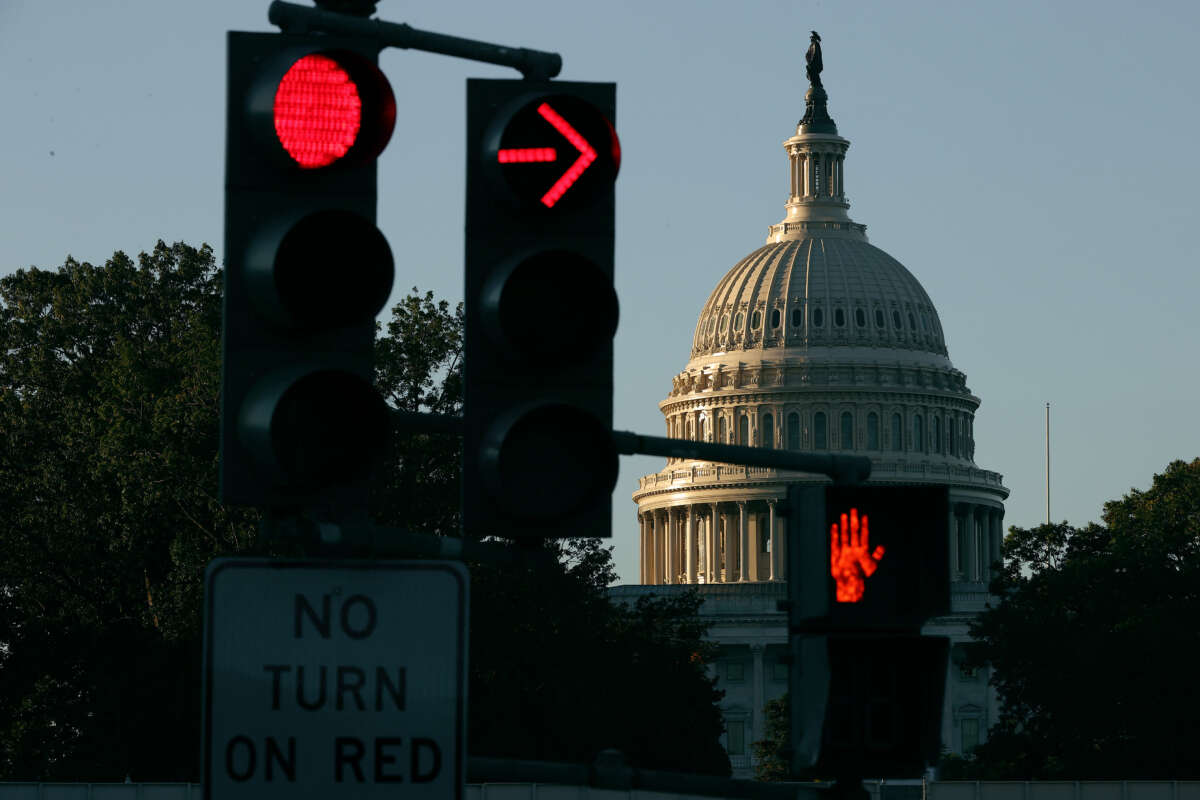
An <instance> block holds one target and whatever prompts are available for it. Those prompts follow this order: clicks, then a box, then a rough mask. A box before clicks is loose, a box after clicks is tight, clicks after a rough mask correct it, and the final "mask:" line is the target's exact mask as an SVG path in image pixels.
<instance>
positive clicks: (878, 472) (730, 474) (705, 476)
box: [638, 451, 1003, 491]
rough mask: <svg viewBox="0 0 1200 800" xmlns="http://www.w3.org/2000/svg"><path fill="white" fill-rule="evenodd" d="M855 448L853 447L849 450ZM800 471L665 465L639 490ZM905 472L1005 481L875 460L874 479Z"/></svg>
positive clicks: (970, 471)
mask: <svg viewBox="0 0 1200 800" xmlns="http://www.w3.org/2000/svg"><path fill="white" fill-rule="evenodd" d="M846 452H851V451H846ZM798 475H799V473H795V472H792V471H789V470H781V469H776V468H774V467H746V466H737V465H731V464H713V465H709V466H693V467H688V468H686V469H665V470H663V471H662V472H657V473H655V474H653V475H645V476H643V477H641V478H640V479H639V480H638V489H639V491H650V490H653V489H658V488H671V487H674V486H677V485H678V484H681V483H683V484H705V483H710V484H711V483H721V482H726V481H749V480H755V481H761V480H770V479H776V478H795V477H798ZM889 476H902V477H904V478H906V479H907V478H910V477H913V476H922V477H930V478H939V479H958V480H959V481H962V482H964V483H972V484H983V485H986V486H996V487H1000V486H1002V485H1003V483H1002V478H1001V475H1000V473H998V472H992V471H990V470H986V469H977V468H975V467H963V466H958V465H954V464H930V463H924V462H922V463H916V464H913V463H908V462H884V463H878V462H873V463H872V464H871V477H872V478H873V479H876V480H878V479H880V478H887V477H889Z"/></svg>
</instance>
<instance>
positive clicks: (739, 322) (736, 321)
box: [733, 311, 746, 331]
mask: <svg viewBox="0 0 1200 800" xmlns="http://www.w3.org/2000/svg"><path fill="white" fill-rule="evenodd" d="M745 324H746V315H745V314H743V313H742V312H741V311H739V312H738V313H737V316H736V317H734V318H733V329H734V330H735V331H740V330H741V329H742V326H743V325H745Z"/></svg>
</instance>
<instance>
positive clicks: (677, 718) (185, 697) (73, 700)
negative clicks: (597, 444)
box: [0, 242, 728, 781]
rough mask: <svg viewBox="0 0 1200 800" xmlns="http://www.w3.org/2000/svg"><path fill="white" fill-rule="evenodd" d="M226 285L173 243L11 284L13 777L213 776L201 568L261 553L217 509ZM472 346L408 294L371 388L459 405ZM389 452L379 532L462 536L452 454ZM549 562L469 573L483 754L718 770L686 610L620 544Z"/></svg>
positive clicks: (4, 484) (5, 587) (8, 664)
mask: <svg viewBox="0 0 1200 800" xmlns="http://www.w3.org/2000/svg"><path fill="white" fill-rule="evenodd" d="M221 280H222V278H221V273H220V270H218V269H217V268H216V266H215V264H214V260H213V255H212V252H211V250H210V249H209V248H207V247H202V248H200V249H198V250H197V249H194V248H191V247H188V246H186V245H183V244H175V245H172V246H168V245H165V244H163V243H161V242H160V243H159V244H158V246H157V247H155V248H154V250H153V252H151V253H143V254H141V255H140V256H139V258H138V259H137V261H136V263H135V262H134V261H133V260H132V259H130V258H128V257H127V256H125V255H124V254H123V253H116V254H115V255H114V256H113V258H112V259H111V260H110V261H108V262H107V263H106V264H105V265H104V266H102V267H95V266H92V265H90V264H86V263H83V264H81V263H78V262H76V261H74V260H72V259H68V260H67V263H66V264H64V265H63V266H62V267H61V268H59V269H58V270H55V271H46V270H39V269H29V270H21V271H18V272H16V273H14V274H12V275H10V276H7V277H4V278H0V554H2V555H0V776H3V777H5V778H8V779H27V780H29V779H32V780H94V781H109V780H123V779H124V778H125V776H127V775H130V776H132V777H133V778H134V779H135V780H150V781H153V780H161V781H180V780H196V779H197V778H198V776H199V765H198V755H199V754H198V742H199V736H200V728H199V711H200V669H199V668H200V632H201V623H202V617H201V601H202V594H203V583H202V580H203V572H204V567H205V565H206V564H207V563H208V561H209V560H210V559H211V558H213V557H214V556H218V555H231V554H235V553H239V552H248V551H251V550H252V549H253V548H256V547H258V545H257V544H256V541H255V526H256V522H257V515H256V514H255V513H253V512H251V511H248V510H244V509H229V508H225V507H223V506H221V504H220V503H219V502H218V500H217V467H218V461H217V445H218V426H219V422H218V420H219V403H218V398H219V391H220V339H219V336H220V327H221ZM461 354H462V315H461V309H456V310H451V309H450V308H449V306H448V305H447V304H446V303H438V302H435V301H434V300H433V298H432V296H431V295H429V294H426V295H424V296H421V295H419V294H417V293H414V294H412V295H410V296H409V297H407V298H405V299H404V300H403V301H401V303H399V304H398V305H397V306H396V307H395V308H394V309H393V311H392V320H391V322H389V324H388V325H387V331H386V333H385V334H383V335H381V336H380V337H379V338H378V339H377V353H376V360H377V374H376V378H377V382H378V385H379V386H380V388H381V390H382V391H383V392H384V393H385V395H386V396H387V397H388V399H389V401H390V402H391V403H392V404H393V405H394V406H395V407H397V408H402V409H407V410H424V411H435V412H438V413H451V414H452V413H459V412H460V411H461V403H462V386H461V363H460V362H461ZM392 444H393V445H394V447H393V448H392V453H391V455H390V457H389V460H388V462H387V464H386V465H385V467H384V469H382V470H381V475H380V480H379V481H378V486H377V491H376V492H375V495H374V504H375V509H374V510H375V514H376V517H377V519H379V521H381V522H386V523H388V524H393V525H397V526H399V527H405V528H409V529H415V530H425V531H431V532H437V533H443V534H456V533H457V525H458V512H457V506H458V491H459V490H458V476H459V469H458V462H459V459H460V446H459V443H458V441H457V440H455V439H451V438H448V437H444V436H443V437H436V436H427V435H423V434H412V433H406V432H403V431H397V432H396V433H395V434H394V441H393V442H392ZM547 546H552V547H555V548H557V549H558V550H559V551H560V554H561V556H562V563H561V564H560V566H559V567H558V568H553V567H551V568H544V569H541V570H538V571H530V570H525V571H520V570H517V571H513V570H499V569H496V568H492V567H487V566H479V565H474V566H473V567H472V588H471V593H472V615H471V623H472V629H471V634H472V652H471V695H470V703H469V707H470V713H471V721H472V729H471V744H470V752H471V753H473V754H477V755H490V754H496V755H513V756H520V757H523V758H550V757H563V758H573V759H574V758H584V757H587V756H588V755H590V754H591V753H592V752H594V751H595V750H598V749H600V748H602V747H609V746H613V745H614V744H615V745H616V746H617V747H621V748H623V749H626V750H627V752H628V753H629V754H630V756H631V757H632V758H633V759H634V761H635V763H638V762H639V760H640V762H641V763H640V765H642V766H668V765H670V766H675V767H678V768H692V769H696V770H700V771H709V772H721V771H725V772H727V771H728V761H727V759H725V756H724V753H723V752H722V751H721V750H720V748H719V746H718V745H717V737H718V736H719V734H720V719H719V715H718V712H717V711H716V709H715V707H713V700H714V697H715V693H714V690H713V681H712V680H710V679H708V678H706V677H705V675H704V670H703V663H704V660H705V659H706V658H707V656H708V652H707V650H706V648H705V646H704V645H703V643H702V635H703V629H702V626H701V625H700V624H699V622H698V621H697V617H696V614H695V611H696V602H695V600H694V599H692V600H690V601H682V600H681V601H672V602H668V601H654V602H647V603H644V604H642V605H641V606H639V607H638V608H637V609H634V610H628V609H622V608H617V607H614V606H613V605H611V604H610V603H608V601H607V599H606V597H605V587H606V586H607V584H608V583H609V582H610V581H611V579H612V577H613V573H612V560H611V553H610V552H609V550H608V549H606V548H603V547H601V546H600V543H599V542H598V541H595V540H590V541H582V542H574V543H571V544H570V545H561V544H551V545H547ZM256 552H262V551H261V548H259V549H258V550H256ZM639 693H640V694H639ZM573 710H574V711H575V712H576V713H572V711H573ZM517 720H522V721H523V722H524V724H518V723H517ZM566 742H570V743H571V745H570V747H567V746H566V745H565V744H564V743H566ZM517 744H519V746H516V745H517Z"/></svg>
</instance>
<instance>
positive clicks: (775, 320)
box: [771, 308, 779, 328]
mask: <svg viewBox="0 0 1200 800" xmlns="http://www.w3.org/2000/svg"><path fill="white" fill-rule="evenodd" d="M771 327H772V328H778V327H779V309H778V308H773V309H771Z"/></svg>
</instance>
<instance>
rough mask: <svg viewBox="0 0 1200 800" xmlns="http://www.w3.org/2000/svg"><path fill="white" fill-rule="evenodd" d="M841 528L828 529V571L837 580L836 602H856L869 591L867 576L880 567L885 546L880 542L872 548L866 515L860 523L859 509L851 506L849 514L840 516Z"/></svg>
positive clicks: (831, 527) (835, 526)
mask: <svg viewBox="0 0 1200 800" xmlns="http://www.w3.org/2000/svg"><path fill="white" fill-rule="evenodd" d="M840 521H841V528H840V530H839V528H838V526H837V525H836V524H835V525H832V526H830V529H829V573H830V574H831V575H832V576H833V579H834V580H835V581H836V582H837V601H838V602H839V603H857V602H858V601H859V600H861V599H862V596H863V592H865V591H866V581H867V578H869V577H871V575H873V574H874V573H875V570H876V569H878V568H879V560H880V559H882V558H883V553H884V548H883V545H879V546H878V547H876V548H875V550H874V551H871V549H870V548H871V533H870V529H869V526H868V523H867V515H866V514H863V516H862V520H861V522H860V520H859V518H858V509H857V508H852V509H850V514H849V517H847V515H846V514H842V516H841V520H840Z"/></svg>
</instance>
